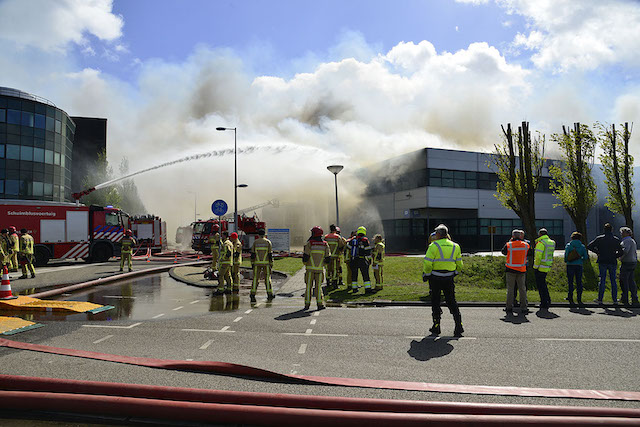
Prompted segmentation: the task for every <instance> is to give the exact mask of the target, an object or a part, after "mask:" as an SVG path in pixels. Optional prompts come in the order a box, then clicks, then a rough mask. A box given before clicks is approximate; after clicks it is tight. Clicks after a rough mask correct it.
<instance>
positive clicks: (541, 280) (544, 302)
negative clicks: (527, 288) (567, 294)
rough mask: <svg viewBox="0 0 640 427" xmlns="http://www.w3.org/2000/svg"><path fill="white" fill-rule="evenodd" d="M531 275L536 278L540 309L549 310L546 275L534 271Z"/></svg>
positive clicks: (549, 300) (549, 298)
mask: <svg viewBox="0 0 640 427" xmlns="http://www.w3.org/2000/svg"><path fill="white" fill-rule="evenodd" d="M533 274H534V276H535V277H536V287H537V288H538V294H540V307H541V308H549V306H550V305H551V297H550V296H549V289H548V288H547V273H545V272H542V271H540V270H538V269H536V270H534V271H533Z"/></svg>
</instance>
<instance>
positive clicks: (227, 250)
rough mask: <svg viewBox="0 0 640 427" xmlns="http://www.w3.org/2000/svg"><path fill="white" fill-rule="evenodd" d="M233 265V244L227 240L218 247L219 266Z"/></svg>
mask: <svg viewBox="0 0 640 427" xmlns="http://www.w3.org/2000/svg"><path fill="white" fill-rule="evenodd" d="M231 264H233V243H231V240H229V239H227V240H225V241H224V242H222V245H221V246H220V265H231Z"/></svg>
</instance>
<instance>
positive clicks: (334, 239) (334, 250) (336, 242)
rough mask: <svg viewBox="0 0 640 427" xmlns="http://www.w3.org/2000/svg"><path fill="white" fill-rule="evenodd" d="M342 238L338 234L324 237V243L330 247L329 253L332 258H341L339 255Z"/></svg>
mask: <svg viewBox="0 0 640 427" xmlns="http://www.w3.org/2000/svg"><path fill="white" fill-rule="evenodd" d="M341 240H342V237H341V236H340V235H339V234H337V233H329V234H327V235H326V236H324V241H325V242H327V244H328V245H329V252H331V256H332V257H334V258H335V257H337V256H340V254H339V253H338V248H339V247H340V243H341Z"/></svg>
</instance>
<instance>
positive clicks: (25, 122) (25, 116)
mask: <svg viewBox="0 0 640 427" xmlns="http://www.w3.org/2000/svg"><path fill="white" fill-rule="evenodd" d="M22 126H29V127H33V113H27V112H26V111H23V112H22Z"/></svg>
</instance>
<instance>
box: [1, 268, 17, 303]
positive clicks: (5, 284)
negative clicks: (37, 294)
mask: <svg viewBox="0 0 640 427" xmlns="http://www.w3.org/2000/svg"><path fill="white" fill-rule="evenodd" d="M16 298H18V297H17V296H14V295H13V294H12V293H11V282H10V281H9V270H7V266H6V265H5V266H4V270H3V272H2V284H1V285H0V299H16Z"/></svg>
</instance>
